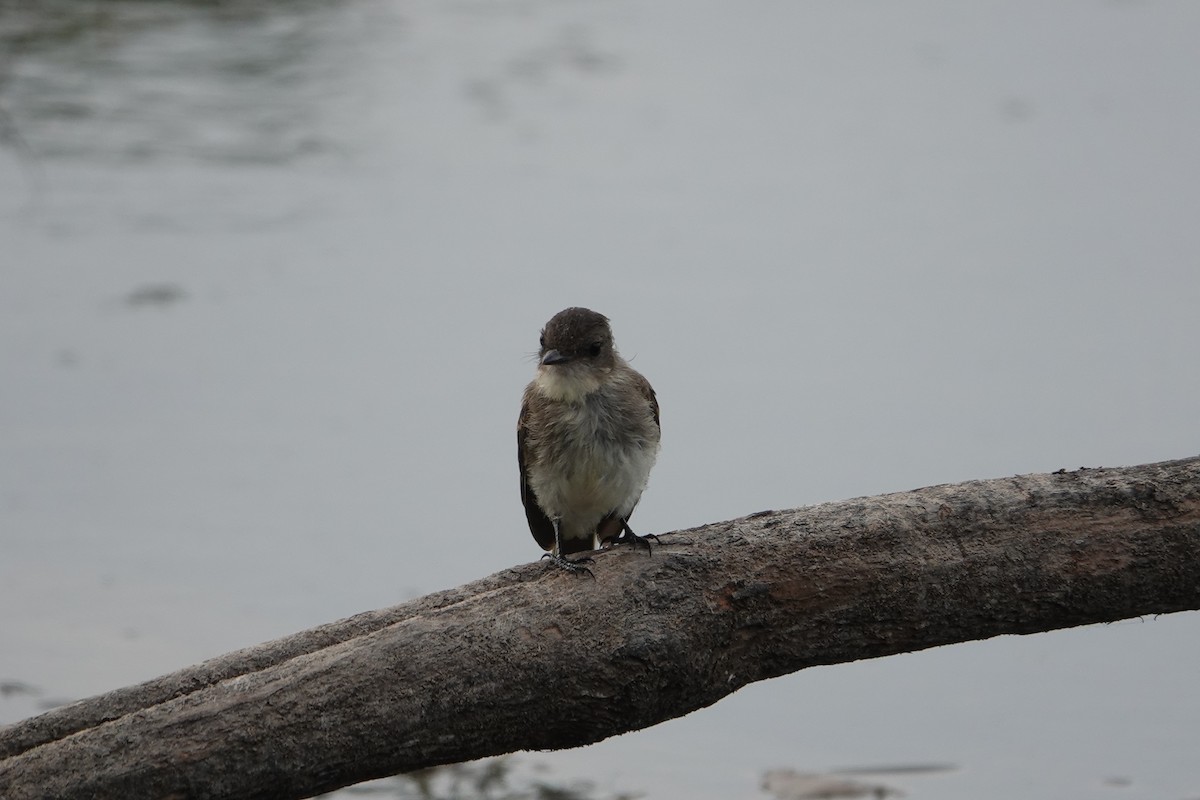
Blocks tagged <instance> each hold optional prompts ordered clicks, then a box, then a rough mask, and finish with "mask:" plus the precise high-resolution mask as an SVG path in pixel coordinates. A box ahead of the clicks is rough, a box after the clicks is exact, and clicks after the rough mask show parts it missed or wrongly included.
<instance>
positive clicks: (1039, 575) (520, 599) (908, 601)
mask: <svg viewBox="0 0 1200 800" xmlns="http://www.w3.org/2000/svg"><path fill="white" fill-rule="evenodd" d="M592 566H593V572H594V573H595V578H596V579H595V580H594V581H593V580H580V579H579V577H578V576H576V575H571V574H568V573H565V572H564V571H562V570H558V569H554V568H553V567H551V566H548V565H547V564H545V563H542V562H537V563H533V564H526V565H524V566H520V567H516V568H513V569H510V570H506V571H504V572H501V573H498V574H496V575H493V576H491V577H489V578H485V579H483V580H480V581H477V582H475V583H472V584H468V585H466V586H463V587H460V588H458V589H453V590H450V591H446V592H440V593H438V594H433V595H429V596H427V597H424V598H421V599H419V600H415V601H413V602H410V603H405V604H403V605H400V606H396V607H395V608H391V609H387V610H383V611H374V612H368V613H365V614H360V615H358V616H356V617H352V618H350V619H348V620H344V621H342V622H338V623H334V624H330V625H325V626H322V627H320V628H316V629H313V630H310V631H305V632H303V633H299V634H296V635H294V636H290V637H287V638H285V639H280V640H277V641H275V642H271V643H268V644H265V645H261V646H259V647H254V648H249V649H247V650H242V651H238V652H235V653H232V654H229V655H226V656H223V657H221V658H217V659H213V660H211V661H207V662H205V663H203V664H200V665H198V666H195V667H191V668H188V669H185V670H181V671H179V672H176V673H173V674H171V675H167V676H165V677H162V678H159V679H156V680H154V681H150V682H148V683H145V684H142V685H140V686H135V687H130V688H126V689H120V690H117V691H115V692H111V693H109V694H106V695H102V696H100V697H96V698H92V699H90V700H84V701H81V702H79V703H75V704H73V705H70V706H66V707H64V708H61V709H57V710H55V711H52V712H50V713H48V714H44V715H42V716H39V717H35V718H33V719H30V720H27V721H25V722H22V723H19V724H17V725H13V726H11V727H9V728H7V729H5V730H3V731H0V759H3V760H0V797H3V798H5V800H31V799H32V798H57V799H61V800H67V799H69V798H114V799H115V798H121V799H122V800H136V798H163V797H178V798H184V797H186V798H298V797H307V796H310V795H313V794H317V793H320V792H324V791H330V790H332V789H334V788H337V787H340V786H346V785H349V784H352V783H357V782H359V781H362V780H366V779H369V778H374V777H379V776H383V775H390V774H394V773H397V772H404V771H408V770H414V769H418V768H422V767H429V766H433V765H438V764H448V763H453V762H459V761H466V760H470V759H475V758H481V757H483V756H489V755H497V754H501V753H508V752H513V751H517V750H530V749H545V750H553V749H561V748H566V747H575V746H578V745H583V744H589V743H591V742H596V741H599V740H601V739H604V738H607V737H609V736H613V735H615V734H618V733H624V732H626V731H631V730H636V729H639V728H644V727H648V726H650V725H654V724H655V723H658V722H662V721H664V720H667V719H671V718H674V717H679V716H682V715H684V714H687V713H689V712H691V711H695V710H696V709H699V708H703V707H705V706H707V705H710V704H712V703H714V702H716V701H717V700H720V699H721V698H722V697H725V696H726V695H728V694H730V693H732V692H734V691H736V690H737V689H739V688H740V687H742V686H745V685H746V684H748V683H751V682H753V681H758V680H763V679H764V678H771V677H775V676H778V675H782V674H785V673H788V672H793V671H796V670H799V669H803V668H805V667H810V666H814V665H817V664H835V663H840V662H845V661H854V660H857V659H862V658H875V657H878V656H885V655H890V654H893V653H901V652H908V651H914V650H921V649H924V648H927V647H934V646H937V645H943V644H949V643H953V642H962V641H968V640H972V639H983V638H988V637H992V636H998V635H1002V634H1014V633H1033V632H1036V631H1046V630H1052V629H1055V628H1065V627H1070V626H1074V625H1082V624H1087V623H1095V622H1108V621H1113V620H1118V619H1123V618H1128V617H1134V616H1140V615H1145V614H1164V613H1169V612H1174V611H1182V610H1189V609H1196V608H1200V458H1192V459H1186V460H1182V461H1172V462H1164V463H1161V464H1150V465H1145V466H1139V467H1131V468H1127V469H1091V470H1078V471H1075V472H1059V473H1055V474H1050V475H1027V476H1020V477H1014V478H1003V479H998V480H986V481H971V482H968V483H961V484H955V485H948V486H935V487H930V488H927V489H920V490H918V491H914V492H904V493H899V494H891V495H884V496H880V497H871V498H862V499H856V500H847V501H844V502H839V503H827V504H824V505H819V506H813V507H809V508H802V509H798V510H792V511H776V512H764V513H760V514H754V515H751V516H749V517H745V518H742V519H737V520H732V521H729V522H721V523H715V524H712V525H705V526H703V527H700V528H695V529H692V530H689V531H681V532H678V533H677V534H663V535H662V545H661V546H660V547H657V548H656V549H655V551H654V555H653V556H652V557H648V556H647V555H646V553H645V551H644V550H638V551H633V550H630V549H628V548H618V549H616V550H613V551H610V552H606V553H602V554H600V555H598V557H597V558H596V562H595V564H594V565H592Z"/></svg>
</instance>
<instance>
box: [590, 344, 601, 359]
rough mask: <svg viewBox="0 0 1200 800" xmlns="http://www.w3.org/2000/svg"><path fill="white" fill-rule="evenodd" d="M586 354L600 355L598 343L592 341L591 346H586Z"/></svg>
mask: <svg viewBox="0 0 1200 800" xmlns="http://www.w3.org/2000/svg"><path fill="white" fill-rule="evenodd" d="M588 355H590V356H592V357H595V356H598V355H600V343H599V342H592V346H591V347H589V348H588Z"/></svg>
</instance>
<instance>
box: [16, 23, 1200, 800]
mask: <svg viewBox="0 0 1200 800" xmlns="http://www.w3.org/2000/svg"><path fill="white" fill-rule="evenodd" d="M1197 30H1200V4H1195V3H1191V2H1187V1H1186V0H1178V1H1177V2H1168V1H1166V0H1141V1H1140V2H1137V1H1135V0H1069V1H1068V2H1061V3H1054V4H1046V3H1039V2H1032V1H1031V0H1018V1H1017V2H1012V1H1011V0H1009V1H1008V2H998V1H995V2H993V1H992V0H984V2H977V3H971V4H961V3H952V2H929V1H923V0H917V1H916V2H910V3H881V2H856V3H817V2H780V1H779V0H744V1H743V2H739V3H714V2H708V1H707V0H686V2H685V1H684V0H659V1H658V2H654V3H643V2H634V1H633V0H346V1H345V2H339V3H325V2H316V0H277V1H276V2H265V1H264V0H239V1H238V2H166V0H153V1H152V0H141V1H139V2H133V1H132V0H107V1H106V2H85V1H84V0H40V2H38V3H28V2H20V0H0V609H2V613H0V690H2V691H0V724H3V723H7V722H13V721H16V720H18V719H21V718H23V717H26V716H29V715H32V714H35V713H38V712H39V711H40V710H43V709H45V708H48V707H51V706H53V705H55V704H57V703H60V702H64V701H67V700H71V699H77V698H80V697H84V696H88V695H92V694H96V693H99V692H103V691H106V690H109V689H112V688H116V687H119V686H123V685H126V684H130V683H134V682H137V681H141V680H143V679H147V678H151V677H154V676H156V675H159V674H161V673H164V672H167V671H170V670H173V669H176V668H179V667H182V666H186V665H188V664H192V663H194V662H198V661H201V660H203V659H205V658H208V657H210V656H214V655H218V654H220V653H223V652H226V651H228V650H232V649H235V648H239V647H242V646H246V645H251V644H254V643H256V642H259V641H262V640H266V639H269V638H273V637H277V636H281V635H285V634H288V633H291V632H294V631H297V630H300V629H304V628H307V627H311V626H313V625H316V624H319V623H322V622H326V621H331V620H334V619H338V618H341V617H344V616H348V615H350V614H353V613H355V612H358V611H362V610H364V609H369V608H375V607H381V606H387V605H392V604H395V603H398V602H401V601H403V600H406V599H409V598H412V597H414V596H418V595H421V594H425V593H427V592H431V591H435V590H438V589H443V588H447V587H451V586H454V585H457V584H460V583H463V582H466V581H468V580H471V579H474V578H478V577H481V576H484V575H487V574H490V573H492V572H495V571H498V570H501V569H504V568H506V567H508V566H510V565H512V564H516V563H522V562H528V561H532V560H534V559H536V558H537V557H538V556H539V555H540V550H539V549H538V547H537V546H536V544H535V543H534V542H533V540H532V538H531V537H530V535H529V533H528V530H527V529H526V526H525V521H524V518H523V514H522V510H521V506H520V502H519V500H518V496H517V475H516V459H515V449H516V442H515V422H516V414H517V410H518V407H519V402H520V393H521V390H522V388H523V387H524V385H525V383H526V382H527V381H528V380H529V379H530V377H531V376H532V373H533V362H532V361H531V359H530V355H531V354H532V353H533V351H535V350H536V348H537V337H538V331H539V329H540V328H541V326H542V325H543V324H544V323H545V321H546V320H547V319H548V318H549V317H550V316H551V315H552V314H553V313H554V312H556V311H558V310H559V309H561V308H563V307H566V306H569V305H584V306H588V307H591V308H594V309H596V310H598V311H601V312H603V313H605V314H607V315H608V316H609V317H610V318H611V319H612V323H613V326H614V330H615V333H616V337H617V342H618V345H619V346H620V347H621V349H622V352H623V353H624V355H625V356H626V357H628V358H631V359H632V360H633V363H634V365H635V366H636V367H637V368H638V369H639V370H641V371H642V372H644V373H645V374H646V375H647V376H648V377H649V378H650V379H651V381H652V382H653V383H654V386H655V388H656V389H657V391H658V396H659V399H660V401H661V404H662V415H663V416H662V419H663V451H662V455H661V458H660V460H659V463H658V466H657V467H656V470H655V472H654V474H653V475H652V477H651V483H650V488H649V490H648V492H647V493H646V495H645V496H644V498H643V500H642V504H641V505H640V507H639V509H638V513H637V515H636V517H635V523H636V524H635V527H636V529H637V530H638V531H639V532H654V531H658V532H663V531H669V530H674V529H678V528H683V527H687V526H692V525H698V524H702V523H705V522H712V521H717V520H722V519H727V518H731V517H735V516H740V515H743V514H747V513H751V512H754V511H759V510H762V509H767V508H786V507H794V506H800V505H805V504H810V503H817V502H822V501H827V500H837V499H843V498H847V497H854V496H861V495H871V494H876V493H881V492H888V491H898V490H906V489H911V488H916V487H919V486H925V485H929V484H935V483H943V482H953V481H960V480H966V479H972V478H987V477H997V476H1004V475H1011V474H1018V473H1027V472H1044V471H1052V470H1055V469H1059V468H1070V469H1073V468H1076V467H1079V466H1091V467H1096V466H1118V465H1129V464H1137V463H1143V462H1150V461H1157V460H1164V459H1172V458H1180V457H1185V456H1189V455H1196V454H1197V453H1200V425H1198V420H1200V413H1198V412H1200V407H1198V406H1200V399H1198V398H1200V359H1198V357H1197V352H1196V351H1197V342H1198V339H1200V332H1198V330H1200V329H1198V327H1197V307H1198V304H1200V269H1198V267H1200V263H1198V262H1200V224H1197V219H1198V216H1200V148H1198V147H1197V142H1200V81H1197V77H1196V76H1197V75H1198V74H1200V49H1198V48H1197V47H1196V31H1197ZM1198 664H1200V615H1198V614H1195V613H1189V614H1177V615H1172V616H1167V617H1161V618H1156V619H1144V620H1133V621H1127V622H1123V623H1118V624H1113V625H1107V626H1095V627H1089V628H1080V629H1074V630H1069V631H1060V632H1056V633H1050V634H1043V635H1037V636H1027V637H1004V638H999V639H993V640H990V641H986V642H977V643H972V644H966V645H958V646H953V647H946V648H939V649H935V650H930V651H926V652H922V653H917V654H910V655H902V656H895V657H892V658H887V659H881V660H877V661H870V662H859V663H855V664H848V665H839V666H833V667H823V668H817V669H810V670H806V671H803V672H800V673H797V674H794V675H790V676H787V677H785V678H780V679H776V680H772V681H768V682H764V683H760V684H756V685H754V686H751V687H748V688H746V689H744V690H742V691H741V692H739V693H737V694H736V695H734V696H732V697H730V698H728V699H726V700H725V701H723V702H721V703H719V704H718V705H716V706H714V707H712V708H710V709H706V710H704V711H701V712H698V713H696V714H693V715H691V716H689V717H686V718H683V719H680V720H675V721H673V722H670V723H666V724H663V725H659V726H657V727H655V728H653V729H650V730H646V731H641V732H637V733H633V734H629V735H626V736H622V737H617V738H614V739H610V740H608V741H606V742H603V743H601V744H599V745H595V746H592V747H588V748H583V749H580V750H574V751H567V752H560V753H540V754H532V755H530V754H526V755H520V756H515V757H514V758H513V759H511V760H510V761H508V762H505V767H504V768H505V769H509V768H510V767H511V768H513V769H516V770H518V771H519V770H527V771H529V772H530V774H533V775H535V776H541V777H537V778H536V781H543V780H544V781H549V782H557V783H558V784H560V785H561V786H564V787H568V788H569V787H575V789H580V787H583V789H586V792H585V794H588V795H589V796H623V795H629V796H645V797H654V798H674V797H687V798H695V799H696V800H718V799H721V800H725V799H727V798H761V797H767V796H771V795H774V796H776V797H781V798H782V797H793V796H803V795H802V794H797V793H793V794H790V795H789V794H786V789H781V788H780V786H781V785H784V784H787V780H786V778H787V776H788V775H789V774H793V773H791V772H789V771H799V772H803V773H808V772H818V773H826V772H831V771H837V770H858V771H859V773H860V774H868V775H874V776H876V777H874V778H871V779H870V780H869V781H868V782H870V781H874V782H875V783H876V789H877V790H878V789H880V788H883V789H886V790H887V791H903V792H904V793H906V794H907V795H909V796H911V797H914V798H931V799H935V798H936V799H939V800H940V798H959V797H963V796H969V797H974V798H982V799H983V800H988V799H989V798H996V800H999V799H1000V798H1006V799H1007V798H1010V797H1014V796H1019V797H1024V798H1063V797H1070V798H1114V799H1115V800H1136V799H1140V798H1177V799H1178V800H1189V799H1194V798H1197V797H1200V761H1197V759H1196V752H1197V751H1198V739H1200V692H1197V691H1196V676H1197V665H1198ZM884 775H886V777H880V776H884ZM781 776H782V777H781ZM530 780H535V779H533V778H531V779H530ZM536 781H535V782H536ZM530 785H532V784H530ZM398 787H399V784H397V783H395V782H391V783H388V782H384V783H381V784H377V785H376V786H375V788H374V789H372V788H371V787H361V788H360V789H359V790H358V791H360V792H366V791H378V792H380V793H397V794H402V793H403V791H407V790H405V789H402V788H398ZM581 791H583V790H581ZM343 794H346V796H350V795H349V794H348V793H343Z"/></svg>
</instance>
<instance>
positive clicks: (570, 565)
mask: <svg viewBox="0 0 1200 800" xmlns="http://www.w3.org/2000/svg"><path fill="white" fill-rule="evenodd" d="M542 558H548V559H550V563H552V564H554V565H555V566H556V567H558V568H559V569H565V570H566V571H567V572H571V573H574V574H576V575H579V574H580V573H587V576H588V577H589V578H591V579H592V580H595V579H596V576H595V575H593V574H592V571H591V570H590V569H588V568H587V567H585V566H584V564H591V563H593V562H594V561H595V559H593V558H588V557H587V556H583V557H582V558H577V559H575V560H574V561H572V560H571V559H569V558H566V557H565V556H556V555H554V554H553V553H546V554H545V555H543V556H542Z"/></svg>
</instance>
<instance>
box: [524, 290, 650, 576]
mask: <svg viewBox="0 0 1200 800" xmlns="http://www.w3.org/2000/svg"><path fill="white" fill-rule="evenodd" d="M537 361H538V364H537V373H536V375H535V377H534V379H533V380H532V381H530V383H529V385H528V386H526V387H525V393H524V395H523V397H522V402H521V414H520V417H519V418H518V420H517V464H518V467H519V468H520V472H521V502H522V504H523V505H524V506H525V517H526V520H527V521H528V523H529V530H530V532H531V533H532V534H533V538H534V539H535V540H536V541H537V543H538V544H539V545H541V547H542V549H543V550H546V551H548V552H547V553H546V555H544V556H542V557H543V558H549V559H551V560H552V561H553V562H554V563H555V564H557V565H558V566H560V567H562V568H564V569H566V570H568V571H572V572H588V573H589V574H590V570H588V569H587V568H586V567H584V566H582V565H583V564H584V563H586V562H590V561H591V560H592V559H591V558H590V557H587V556H583V557H580V558H577V559H568V558H567V556H568V555H572V554H577V553H585V552H587V551H591V550H597V549H599V548H600V547H601V546H608V545H610V544H613V543H629V544H631V545H634V546H644V547H645V548H646V549H649V548H650V542H649V540H650V539H655V540H656V541H657V538H658V537H656V536H654V534H647V535H645V536H639V535H638V534H636V533H634V532H633V530H632V529H631V528H630V527H629V517H630V515H631V514H632V513H633V509H634V508H635V507H636V506H637V504H638V501H639V500H640V499H641V496H642V492H643V491H644V490H645V488H646V483H647V480H648V479H649V477H650V470H651V468H652V467H653V466H654V462H655V460H656V459H657V457H658V450H659V443H660V439H661V425H660V423H659V409H658V398H657V396H656V395H655V393H654V389H653V388H652V387H651V386H650V382H649V381H648V380H646V378H645V377H644V376H643V375H642V374H641V373H640V372H638V371H637V370H635V369H634V368H633V367H631V366H629V363H628V362H627V361H625V359H623V358H622V357H621V355H620V353H618V352H617V348H616V345H615V344H614V342H613V334H612V328H611V327H610V325H609V320H608V317H606V316H604V315H603V314H600V313H598V312H596V311H592V310H590V309H587V308H579V307H572V308H567V309H564V310H563V311H560V312H558V313H557V314H555V315H554V316H553V317H551V318H550V321H549V322H547V323H546V326H545V327H544V328H543V329H542V332H541V338H540V340H539V347H538V355H537ZM593 577H594V576H593Z"/></svg>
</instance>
